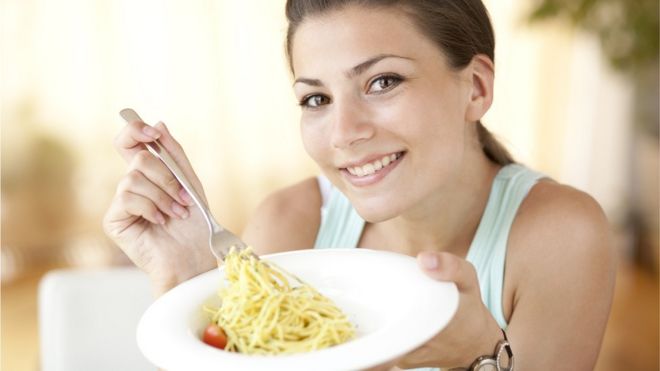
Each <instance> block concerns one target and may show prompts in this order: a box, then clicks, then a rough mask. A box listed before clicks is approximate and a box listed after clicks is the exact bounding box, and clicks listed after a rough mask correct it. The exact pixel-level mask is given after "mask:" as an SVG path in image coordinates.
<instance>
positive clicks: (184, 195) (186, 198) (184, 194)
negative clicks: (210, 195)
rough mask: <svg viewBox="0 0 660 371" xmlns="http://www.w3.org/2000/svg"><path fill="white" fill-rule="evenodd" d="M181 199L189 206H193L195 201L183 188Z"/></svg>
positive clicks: (180, 194)
mask: <svg viewBox="0 0 660 371" xmlns="http://www.w3.org/2000/svg"><path fill="white" fill-rule="evenodd" d="M179 197H181V199H182V200H183V201H185V203H186V204H188V205H192V204H193V199H192V197H190V195H189V194H188V192H187V191H186V190H185V189H183V188H181V190H180V191H179Z"/></svg>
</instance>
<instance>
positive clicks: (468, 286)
mask: <svg viewBox="0 0 660 371" xmlns="http://www.w3.org/2000/svg"><path fill="white" fill-rule="evenodd" d="M417 262H418V263H419V265H420V267H421V268H422V270H423V271H424V272H425V273H426V274H427V275H428V276H430V277H431V278H433V279H436V280H438V281H452V282H454V283H456V286H457V287H458V290H459V291H461V292H465V291H471V290H475V289H476V290H479V280H478V279H477V272H476V271H475V269H474V266H473V265H472V263H470V262H468V261H467V260H465V259H462V258H460V257H458V256H456V255H454V254H451V253H447V252H435V251H422V252H420V253H419V254H418V255H417Z"/></svg>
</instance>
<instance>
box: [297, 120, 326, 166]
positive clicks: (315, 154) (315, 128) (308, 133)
mask: <svg viewBox="0 0 660 371" xmlns="http://www.w3.org/2000/svg"><path fill="white" fill-rule="evenodd" d="M317 124H318V123H314V122H309V120H304V119H303V120H301V124H300V135H301V137H302V142H303V147H304V148H305V151H306V152H307V154H308V155H309V157H311V158H312V160H314V161H315V162H316V163H317V164H319V165H320V166H323V162H324V158H325V157H328V156H327V153H328V151H327V149H326V148H325V147H327V146H328V145H329V144H328V143H329V142H328V141H327V140H325V139H324V135H323V132H322V130H321V129H322V128H321V127H320V125H317ZM325 161H328V159H325Z"/></svg>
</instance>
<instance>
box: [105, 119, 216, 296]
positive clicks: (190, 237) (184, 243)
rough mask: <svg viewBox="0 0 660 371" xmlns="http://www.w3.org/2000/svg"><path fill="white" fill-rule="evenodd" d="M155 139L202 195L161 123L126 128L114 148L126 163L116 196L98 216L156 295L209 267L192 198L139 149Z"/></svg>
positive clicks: (136, 123) (203, 234) (201, 225)
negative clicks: (126, 166)
mask: <svg viewBox="0 0 660 371" xmlns="http://www.w3.org/2000/svg"><path fill="white" fill-rule="evenodd" d="M156 139H158V140H159V141H160V143H161V144H162V145H163V146H164V147H165V149H167V151H168V152H169V153H170V154H171V155H172V157H173V158H174V160H175V161H176V162H177V164H178V165H179V167H180V168H181V169H182V171H183V172H184V173H185V175H186V177H188V179H190V181H191V182H192V183H193V187H195V189H196V191H197V192H198V193H199V194H200V195H202V197H204V193H203V190H202V186H201V183H200V181H199V179H198V178H197V176H196V175H195V173H194V171H193V169H192V166H191V165H190V162H189V161H188V159H187V158H186V155H185V153H184V152H183V149H182V148H181V146H180V145H179V143H177V142H176V140H174V138H173V137H172V136H171V135H170V133H169V131H168V130H167V128H166V127H165V125H164V124H162V123H159V124H157V125H156V126H154V127H152V126H149V125H146V124H145V123H143V122H140V121H134V122H131V123H129V124H127V125H126V126H125V127H124V128H123V129H122V131H121V132H120V133H119V135H118V136H117V137H116V139H115V147H116V149H117V151H118V152H119V154H120V155H121V156H122V157H123V158H124V160H126V162H127V163H128V171H127V173H126V175H125V176H124V177H123V179H122V180H121V181H120V182H119V185H118V186H117V192H116V194H115V197H114V199H113V201H112V203H111V205H110V207H109V208H108V211H107V212H106V214H105V217H104V218H103V228H104V230H105V232H106V234H107V235H108V236H109V237H110V238H112V239H113V240H114V241H115V243H117V245H119V247H120V248H121V249H122V250H123V251H124V252H125V253H126V255H127V256H128V257H129V258H130V259H131V260H132V261H133V263H135V265H136V266H138V267H139V268H140V269H142V270H143V271H145V272H146V273H147V274H148V275H149V276H150V277H151V280H152V282H153V284H154V288H155V290H156V292H157V293H163V292H165V291H167V290H168V289H170V288H172V287H174V286H175V285H176V284H178V283H179V282H182V281H184V280H186V279H188V278H190V277H193V276H195V275H197V274H199V273H201V272H204V271H207V270H209V269H211V268H212V267H213V266H214V264H215V259H214V258H213V257H212V256H211V254H210V252H209V249H208V241H207V239H206V236H207V233H208V231H207V230H206V223H205V221H204V219H203V217H202V215H201V213H200V211H199V210H198V209H197V208H196V207H189V206H191V205H193V203H192V199H191V198H190V196H189V195H188V194H187V193H186V191H185V190H184V189H183V188H182V187H181V185H180V184H179V182H178V181H177V180H176V178H174V176H173V175H172V173H171V172H170V171H169V170H168V169H167V167H166V166H165V165H164V164H163V163H162V162H161V161H160V160H159V159H157V158H156V157H154V156H153V155H152V154H151V153H149V152H148V151H147V150H146V148H145V147H144V144H143V143H146V142H151V141H154V140H156Z"/></svg>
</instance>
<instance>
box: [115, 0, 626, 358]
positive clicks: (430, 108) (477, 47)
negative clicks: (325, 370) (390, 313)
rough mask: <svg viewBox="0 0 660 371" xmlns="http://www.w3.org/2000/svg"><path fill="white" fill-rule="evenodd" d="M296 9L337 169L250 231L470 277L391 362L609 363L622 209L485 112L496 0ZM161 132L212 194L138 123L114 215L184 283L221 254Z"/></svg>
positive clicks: (280, 244) (320, 125)
mask: <svg viewBox="0 0 660 371" xmlns="http://www.w3.org/2000/svg"><path fill="white" fill-rule="evenodd" d="M286 14H287V17H288V20H289V29H288V33H287V35H288V38H287V44H286V45H287V53H288V56H289V62H290V68H291V72H292V74H293V78H294V92H295V95H296V97H297V99H298V101H299V103H300V106H301V109H302V115H301V120H300V127H301V134H302V142H303V145H304V147H305V149H306V151H307V152H308V154H309V155H310V156H311V158H312V159H313V160H314V161H315V162H316V163H317V164H318V165H319V167H320V169H321V171H322V173H323V176H319V177H318V178H310V179H307V180H304V181H302V182H300V183H298V184H295V185H292V186H290V187H287V188H284V189H282V190H280V191H277V192H276V193H274V194H273V195H271V196H269V197H268V198H267V199H266V200H265V201H264V202H263V203H262V204H261V206H260V207H259V208H258V209H257V211H256V212H255V215H254V216H253V218H252V220H251V221H250V222H249V223H248V225H247V227H246V229H245V231H244V234H243V239H244V240H245V241H246V242H247V243H248V244H250V245H252V246H254V249H255V252H257V253H258V254H266V253H273V252H279V251H285V250H299V249H304V248H309V247H310V246H314V247H315V248H336V247H344V248H355V247H363V248H364V247H366V248H371V249H376V250H387V251H393V252H396V253H399V254H406V255H410V256H416V257H417V259H418V263H419V269H420V270H422V271H423V272H424V273H425V274H426V275H427V276H428V277H430V278H432V279H434V280H438V281H453V282H455V283H456V285H457V287H458V289H459V295H460V304H459V307H458V311H457V313H456V315H455V316H454V317H453V319H452V320H451V322H450V323H449V324H448V325H447V327H446V328H445V329H444V330H442V331H440V332H439V333H437V334H435V335H434V336H433V338H431V339H430V340H429V341H428V342H427V343H425V344H424V345H423V346H422V347H420V348H418V349H417V350H415V351H413V352H411V353H408V354H406V355H404V356H401V357H396V359H391V360H390V361H389V362H388V363H387V364H385V365H383V366H382V367H392V366H394V365H397V366H399V367H403V368H414V367H433V368H438V367H443V368H445V367H446V368H452V367H469V368H470V369H472V370H478V369H482V368H483V367H486V366H487V365H497V367H501V368H505V367H508V368H509V369H513V365H514V358H515V364H516V365H518V366H519V367H521V368H522V369H556V368H557V364H558V362H559V360H560V359H561V362H563V363H564V364H565V365H567V368H568V369H589V368H593V366H594V364H595V362H596V359H597V355H598V351H599V349H600V344H601V340H602V336H603V331H604V329H605V324H606V321H607V316H608V313H609V308H610V301H611V297H612V290H613V272H614V263H613V252H612V249H611V243H610V240H609V236H608V226H607V221H606V219H605V217H604V215H603V212H602V211H601V209H600V207H599V205H598V204H597V203H596V202H595V201H594V200H593V199H592V198H591V197H589V196H588V195H586V194H585V193H582V192H580V191H577V190H575V189H573V188H571V187H568V186H565V185H561V184H559V183H557V182H555V181H553V180H552V179H549V178H548V177H547V176H545V175H543V174H541V173H538V172H536V171H533V170H531V169H529V168H528V167H526V166H523V165H521V164H516V163H514V162H513V159H512V158H511V156H509V155H508V153H507V151H506V150H505V149H504V148H503V147H502V146H501V145H500V144H499V143H498V142H497V141H495V140H494V139H493V137H492V136H491V135H490V134H489V133H488V131H487V130H486V129H485V128H484V127H483V125H482V124H481V119H482V118H483V116H484V115H485V114H486V112H487V111H488V110H489V108H490V106H491V104H492V101H493V95H494V74H495V69H494V41H493V40H494V38H493V33H492V27H491V24H490V21H489V17H488V14H487V12H486V9H485V7H484V5H483V4H482V3H481V1H480V0H460V1H457V0H446V1H435V2H421V1H420V2H410V1H346V0H343V1H339V0H338V1H327V0H323V1H321V0H319V1H309V0H307V1H299V0H289V1H288V2H287V5H286ZM154 139H159V140H160V141H161V143H162V144H163V145H164V146H165V147H166V149H167V150H168V151H169V152H170V153H172V154H173V157H174V158H175V159H176V161H177V162H178V163H179V166H180V167H181V168H183V170H184V172H186V173H187V174H186V175H187V176H188V178H190V179H193V183H194V184H193V186H194V187H196V188H197V189H198V190H199V191H201V190H202V187H201V182H200V181H199V180H198V179H197V178H196V177H195V173H194V170H193V169H192V166H191V164H190V162H189V161H188V159H187V158H186V156H185V154H184V152H183V149H182V147H181V146H180V145H179V143H178V142H176V141H175V139H174V138H173V137H172V135H171V133H170V132H169V130H168V129H167V127H166V126H165V125H164V124H162V123H160V124H158V125H156V126H154V127H151V126H148V125H146V124H145V123H143V122H141V121H134V122H131V123H129V124H128V125H127V126H126V127H125V128H124V129H123V130H122V132H121V133H120V134H119V136H118V137H117V140H116V142H115V145H116V147H117V149H118V151H119V153H120V154H121V155H122V157H124V159H125V160H126V161H127V162H128V164H129V172H128V175H126V177H125V178H124V179H123V180H122V181H121V182H120V184H119V186H118V190H117V194H116V197H115V199H114V201H113V202H112V204H111V206H110V208H109V210H108V212H107V213H106V216H105V220H104V226H105V230H106V232H107V233H108V235H109V236H111V237H112V238H113V239H114V240H115V241H116V242H117V243H118V244H119V245H120V246H121V247H122V249H123V250H124V251H125V252H126V253H127V254H128V256H129V257H131V259H133V261H134V262H135V263H136V264H137V265H138V266H140V267H142V268H143V269H144V270H145V271H147V272H148V273H149V274H150V275H151V277H152V279H153V280H154V282H155V283H156V284H157V285H158V286H159V287H160V288H161V290H167V289H168V288H170V287H172V286H174V285H176V284H177V283H178V282H181V281H182V280H185V279H188V278H190V277H192V276H194V275H197V274H199V273H200V272H202V271H205V270H209V269H211V268H212V267H213V266H214V259H213V258H211V256H210V255H209V252H208V249H207V248H206V241H205V238H204V236H205V234H204V224H203V222H202V221H201V219H200V216H199V214H198V213H195V212H192V210H189V209H188V208H189V207H190V205H191V203H190V202H189V201H190V200H189V197H187V195H186V193H185V191H184V190H183V189H182V188H181V187H180V186H179V185H178V183H177V182H176V181H174V180H173V178H172V175H171V174H170V173H169V172H168V171H167V169H166V168H165V167H164V166H163V164H161V163H160V162H159V161H158V160H156V159H154V158H153V157H152V156H150V155H149V153H148V152H146V151H145V150H144V148H143V143H144V142H149V141H152V140H154ZM200 193H201V192H200ZM202 194H203V193H202ZM191 236H194V238H191ZM337 241H342V242H341V243H339V242H337ZM183 254H185V256H186V257H187V258H186V259H181V256H182V255H183ZM392 274H395V275H396V274H398V273H397V272H392ZM568 287H570V290H567V289H566V288H568ZM410 304H411V305H415V304H416V303H410ZM548 313H551V314H552V318H553V320H552V321H549V320H548V319H547V317H546V316H547V315H548ZM584 318H589V321H585V320H584ZM505 331H506V332H505ZM575 331H578V332H579V333H580V334H582V335H583V336H580V337H575V336H573V335H572V334H574V333H575ZM539 334H541V335H539ZM255 336H256V335H255Z"/></svg>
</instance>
